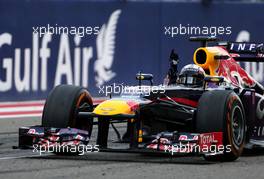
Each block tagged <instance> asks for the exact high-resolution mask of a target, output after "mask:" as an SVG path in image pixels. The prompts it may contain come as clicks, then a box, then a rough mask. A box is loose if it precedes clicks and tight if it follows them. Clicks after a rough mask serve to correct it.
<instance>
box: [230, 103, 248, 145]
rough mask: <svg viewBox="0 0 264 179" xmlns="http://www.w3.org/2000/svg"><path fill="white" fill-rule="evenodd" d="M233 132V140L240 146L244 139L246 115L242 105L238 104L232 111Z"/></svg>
mask: <svg viewBox="0 0 264 179" xmlns="http://www.w3.org/2000/svg"><path fill="white" fill-rule="evenodd" d="M231 119H232V121H231V122H232V133H233V141H234V143H235V144H236V145H237V146H240V145H241V144H242V143H243V140H244V133H245V132H244V130H245V129H244V116H243V113H242V109H241V108H240V106H236V107H235V108H234V110H233V113H232V118H231Z"/></svg>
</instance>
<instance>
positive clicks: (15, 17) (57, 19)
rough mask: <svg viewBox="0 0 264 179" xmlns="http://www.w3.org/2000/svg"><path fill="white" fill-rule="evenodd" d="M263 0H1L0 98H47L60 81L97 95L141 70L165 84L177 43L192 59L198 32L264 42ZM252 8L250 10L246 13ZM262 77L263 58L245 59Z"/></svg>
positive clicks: (129, 81) (132, 80)
mask: <svg viewBox="0 0 264 179" xmlns="http://www.w3.org/2000/svg"><path fill="white" fill-rule="evenodd" d="M263 9H264V4H246V3H243V4H239V3H212V4H210V5H208V6H205V5H203V4H200V3H173V2H162V3H161V2H155V3H154V2H153V3H150V2H87V1H81V0H80V1H26V0H23V1H21V0H19V1H18V0H17V1H0V24H1V25H0V94H1V97H0V101H17V100H39V99H45V98H46V96H47V95H48V92H49V91H50V90H51V89H52V88H53V87H54V86H56V85H58V84H65V83H66V84H75V85H81V86H84V87H87V88H88V89H89V91H90V92H91V93H92V95H93V96H102V95H103V94H99V93H98V92H99V87H100V86H103V85H109V84H112V83H114V82H115V83H123V84H125V85H133V84H136V80H135V74H136V73H137V72H138V71H142V72H146V73H153V75H154V83H155V84H160V83H162V81H163V78H164V77H165V75H166V72H167V70H168V67H169V60H168V58H169V54H170V51H171V49H173V48H174V49H176V51H177V52H178V53H179V56H180V65H179V68H181V67H182V66H184V65H186V64H188V63H192V55H193V52H194V50H195V48H197V47H198V46H199V44H198V43H193V42H189V41H188V38H189V37H190V36H195V35H211V36H217V37H219V38H220V39H223V40H231V41H256V42H264V36H263V27H262V24H263V23H264V16H263V15H262V14H263ZM245 12H250V13H245ZM242 65H243V66H245V69H246V70H247V71H248V72H249V73H250V74H251V75H252V76H253V77H254V78H255V79H257V80H258V81H259V82H261V83H263V82H264V64H261V63H259V64H257V63H245V64H242Z"/></svg>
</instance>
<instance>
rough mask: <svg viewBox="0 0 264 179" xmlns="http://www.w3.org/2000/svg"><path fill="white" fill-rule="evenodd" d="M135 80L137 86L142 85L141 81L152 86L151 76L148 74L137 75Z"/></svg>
mask: <svg viewBox="0 0 264 179" xmlns="http://www.w3.org/2000/svg"><path fill="white" fill-rule="evenodd" d="M136 79H137V80H138V84H139V86H141V84H142V80H146V81H149V82H150V85H151V86H152V85H153V75H152V74H150V73H141V72H139V73H137V74H136Z"/></svg>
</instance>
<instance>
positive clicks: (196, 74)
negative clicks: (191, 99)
mask: <svg viewBox="0 0 264 179" xmlns="http://www.w3.org/2000/svg"><path fill="white" fill-rule="evenodd" d="M204 77H205V72H204V70H203V68H201V67H199V66H197V65H195V64H189V65H186V66H184V67H183V68H182V70H181V72H180V74H179V79H178V83H179V84H182V85H185V86H190V87H202V86H203V80H204Z"/></svg>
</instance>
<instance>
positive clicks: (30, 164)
mask: <svg viewBox="0 0 264 179" xmlns="http://www.w3.org/2000/svg"><path fill="white" fill-rule="evenodd" d="M39 123H40V118H39V117H35V118H30V119H29V118H27V119H23V118H20V119H10V118H9V119H1V120H0V178H1V179H4V178H16V179H17V178H19V179H21V178H56V179H58V178H89V179H93V178H96V179H98V178H109V179H118V178H122V179H123V178H186V179H189V178H224V179H231V178H234V179H244V178H245V179H248V178H255V179H257V178H260V179H262V178H264V151H263V150H260V151H254V152H251V153H248V154H244V155H243V156H242V157H241V158H240V159H239V160H237V161H236V162H230V163H211V162H206V161H204V160H203V158H200V157H164V156H146V155H140V154H124V153H103V152H101V153H87V154H85V155H83V156H56V155H53V154H47V155H44V156H43V155H42V156H40V155H39V153H36V152H33V151H32V150H20V149H13V148H12V147H13V146H16V145H17V141H18V134H17V131H18V127H19V126H28V125H35V124H39ZM118 127H119V129H120V130H121V131H124V130H125V127H124V126H118ZM94 133H96V130H94ZM110 136H111V139H110V140H115V138H116V135H115V134H114V132H113V130H112V129H111V130H110Z"/></svg>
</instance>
